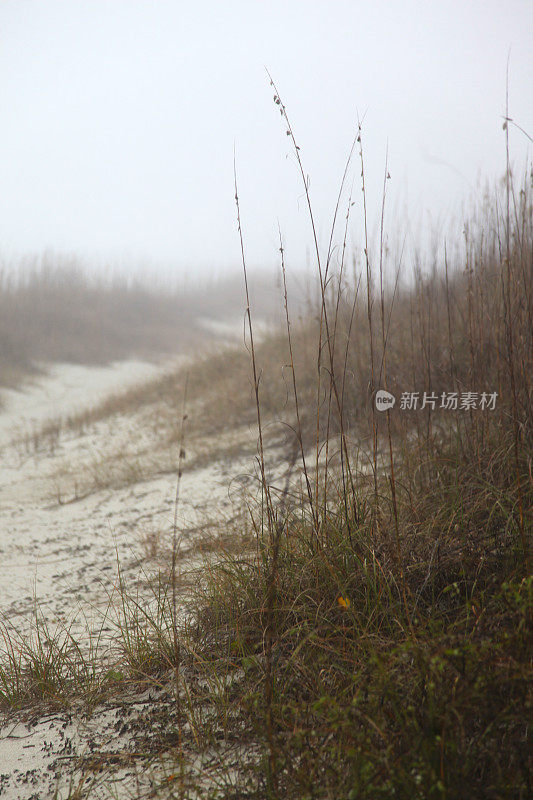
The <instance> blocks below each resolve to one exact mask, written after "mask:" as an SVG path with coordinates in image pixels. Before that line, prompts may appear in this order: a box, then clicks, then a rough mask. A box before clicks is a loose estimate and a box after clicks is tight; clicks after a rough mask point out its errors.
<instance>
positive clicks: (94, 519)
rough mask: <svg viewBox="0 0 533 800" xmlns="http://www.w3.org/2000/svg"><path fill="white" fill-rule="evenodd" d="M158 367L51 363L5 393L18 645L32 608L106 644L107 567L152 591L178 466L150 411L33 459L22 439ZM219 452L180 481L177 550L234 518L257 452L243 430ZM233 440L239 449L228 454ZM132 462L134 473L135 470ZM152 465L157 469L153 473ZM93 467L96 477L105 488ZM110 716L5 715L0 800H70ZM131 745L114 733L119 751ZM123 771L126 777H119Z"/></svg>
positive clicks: (6, 579)
mask: <svg viewBox="0 0 533 800" xmlns="http://www.w3.org/2000/svg"><path fill="white" fill-rule="evenodd" d="M168 368H169V364H162V365H154V364H143V363H140V362H124V363H122V364H117V365H114V366H112V367H106V368H88V367H79V366H70V365H61V366H58V367H55V368H54V369H53V370H52V371H51V373H50V374H49V375H48V376H46V377H43V378H40V379H39V380H35V381H34V382H33V383H32V384H30V385H28V386H26V387H25V389H24V391H21V392H13V391H9V392H5V393H4V399H5V405H4V408H3V411H2V413H0V451H1V459H2V462H1V464H2V465H1V469H0V519H1V522H0V620H2V622H3V624H4V626H7V628H8V629H10V628H11V627H12V626H14V628H15V629H16V630H17V631H19V632H20V633H21V635H23V636H30V635H31V628H32V625H33V624H34V619H35V612H36V609H37V610H38V613H39V615H40V616H41V617H42V619H43V620H44V623H45V624H46V625H47V626H49V629H50V630H51V631H54V630H56V628H57V626H63V627H64V626H65V625H67V626H68V628H69V630H70V631H71V633H72V634H73V635H74V636H75V637H76V638H77V639H78V640H79V641H80V642H82V644H84V645H85V646H87V647H89V645H90V639H91V637H92V636H94V637H99V638H100V645H101V646H102V645H103V644H106V641H105V640H106V636H108V637H109V646H111V643H112V640H113V637H114V632H115V630H116V629H115V628H114V624H113V608H114V601H115V600H116V597H117V561H119V562H120V567H121V574H122V577H123V579H124V580H125V581H127V582H128V588H129V590H132V591H133V590H135V591H139V592H140V593H141V595H142V593H143V592H145V593H146V591H148V590H147V589H146V587H147V585H148V584H147V582H146V581H145V580H144V577H146V576H147V575H148V573H149V572H150V569H152V568H153V569H157V567H158V565H157V554H158V550H160V549H161V548H162V550H163V551H164V550H165V547H167V548H168V545H169V541H170V537H171V532H172V522H173V506H174V496H175V489H176V474H175V470H171V467H172V464H173V463H174V464H176V462H177V455H178V446H177V445H176V444H174V445H172V446H168V447H164V448H163V451H164V452H163V451H161V453H160V454H159V453H158V450H157V448H158V447H160V446H161V444H160V443H159V444H158V440H157V437H155V435H154V433H153V431H150V426H149V425H147V424H145V423H146V421H147V420H146V414H147V413H148V415H149V410H148V412H147V411H146V410H144V411H142V412H139V413H137V414H130V415H127V416H114V417H111V418H109V419H106V420H101V421H99V422H97V423H94V424H93V425H92V426H90V428H89V429H87V430H85V431H83V432H79V431H66V432H65V433H64V434H62V435H61V437H59V439H58V440H57V442H55V443H54V446H53V447H51V448H46V447H43V448H39V447H37V448H34V450H33V452H31V451H30V452H29V451H28V440H29V439H30V440H31V438H32V437H33V435H34V434H35V433H36V432H37V431H38V430H39V427H40V426H42V425H43V424H45V423H47V422H48V421H49V420H50V419H58V420H59V419H61V418H62V417H66V416H68V415H69V414H72V413H78V412H80V411H81V410H84V409H88V408H90V407H91V405H93V404H94V403H96V402H97V401H101V400H103V399H104V398H105V397H106V396H107V395H110V394H114V393H116V392H117V391H118V390H120V389H124V388H127V387H130V386H132V385H134V384H136V383H139V382H140V381H143V380H147V379H150V378H151V377H153V376H155V375H158V374H161V373H162V372H163V371H165V370H167V369H168ZM143 415H144V416H143ZM245 440H246V443H245ZM227 441H228V448H229V449H228V453H229V452H230V451H231V452H232V455H231V457H230V456H229V455H228V458H226V459H224V458H222V459H219V460H218V461H217V462H216V463H209V462H208V461H207V463H206V465H205V466H202V467H201V468H198V469H194V470H190V471H187V470H186V471H185V473H184V475H183V478H182V483H181V490H180V504H179V514H178V523H179V529H180V533H181V535H182V541H183V543H184V544H185V545H187V543H189V544H190V543H191V541H193V540H194V536H195V535H196V534H195V531H198V530H202V529H204V528H205V526H206V525H208V520H209V517H210V516H212V515H216V517H217V518H218V519H220V518H221V517H228V518H229V517H231V516H232V515H234V514H235V513H236V508H237V506H238V505H239V501H240V487H241V486H242V482H244V483H246V481H247V480H249V479H250V476H251V473H252V472H253V455H254V442H253V437H250V435H249V431H246V430H245V431H240V432H239V431H236V432H230V434H229V435H228V437H227ZM239 442H241V444H242V447H241V448H240V449H239V448H237V449H238V452H239V453H240V455H239V456H238V457H236V456H235V444H236V443H239ZM230 445H231V447H230ZM232 448H233V449H232ZM154 459H155V461H154ZM130 462H131V463H132V464H133V463H135V465H136V466H135V470H133V471H132V470H130ZM154 463H160V464H161V465H162V467H161V474H158V472H157V469H154ZM117 464H119V465H120V469H118V468H117ZM147 464H148V465H149V466H150V469H148V470H147V469H146V467H147ZM91 465H92V466H94V465H96V466H97V467H98V469H99V470H100V471H101V473H102V474H103V476H104V477H103V479H102V480H101V481H100V484H101V485H100V484H99V483H98V481H95V479H94V476H93V475H92V473H91V469H92V466H91ZM95 468H96V467H95ZM143 542H144V544H143ZM147 543H149V546H148V545H147ZM150 550H152V551H153V552H152V555H154V556H155V561H154V562H153V563H151V562H150V559H149V557H148V551H150ZM145 596H146V594H145ZM146 597H147V596H146ZM146 602H149V599H148V598H147V599H146ZM106 615H107V616H106ZM134 699H135V698H134ZM132 702H133V701H132ZM120 707H121V704H120V702H119V703H118V704H117V708H120ZM115 712H116V708H112V709H110V708H109V707H108V706H103V707H101V708H97V709H95V710H93V712H92V714H91V715H90V718H87V717H86V715H84V712H83V713H82V712H81V711H80V713H79V714H77V713H76V712H75V711H74V712H73V711H72V710H69V712H68V713H67V712H65V713H64V714H54V715H52V716H49V717H48V718H47V719H44V720H43V719H41V718H36V719H33V720H31V719H30V718H29V717H28V715H26V717H25V718H23V717H20V716H19V715H14V714H13V713H4V714H3V716H2V717H0V796H2V797H5V798H8V800H11V798H20V800H26V799H28V798H32V797H39V798H46V797H53V796H54V792H55V791H56V789H57V787H58V786H59V787H60V793H59V795H58V796H59V797H68V796H69V788H68V787H69V781H70V778H69V775H70V774H71V770H70V768H69V764H70V765H72V763H73V759H74V757H80V756H81V757H84V758H87V757H88V755H90V753H91V752H93V751H94V750H95V749H99V748H100V749H101V748H102V747H103V748H104V749H105V747H106V746H108V745H106V742H108V740H110V738H112V736H113V732H114V730H115V728H114V726H115V725H116V723H117V719H115V717H116V713H115ZM139 713H140V712H139ZM137 716H138V715H137ZM127 738H128V734H127V732H126V733H123V734H122V740H124V739H127ZM116 745H117V742H116V741H115V746H116ZM65 748H66V750H67V751H68V752H67V751H66V750H65ZM115 766H116V765H115ZM115 773H116V774H117V775H119V778H120V781H119V783H116V782H115V778H113V777H112V776H111V773H110V775H109V781H108V782H106V781H105V780H104V781H100V783H99V784H98V787H94V788H93V794H92V795H91V796H93V797H105V796H108V795H107V791H108V789H109V787H110V786H113V787H114V788H113V791H114V792H116V793H117V796H120V793H121V792H123V789H124V792H125V793H124V792H123V794H122V796H129V795H128V794H127V792H128V791H130V790H132V786H133V784H132V783H131V780H134V779H135V781H137V782H138V780H139V778H138V775H137V773H136V771H135V770H132V769H129V772H128V769H126V768H124V769H122V771H121V770H119V771H118V773H117V771H116V769H115V771H114V773H113V775H115ZM128 774H129V775H130V778H131V780H129V779H128V780H127V779H126V778H127V775H128ZM115 777H116V775H115ZM117 780H118V778H117ZM150 780H151V779H150ZM148 783H149V782H148ZM107 784H109V785H107ZM147 785H148V784H147ZM117 787H123V789H121V788H117Z"/></svg>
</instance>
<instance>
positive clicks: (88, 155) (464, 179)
mask: <svg viewBox="0 0 533 800" xmlns="http://www.w3.org/2000/svg"><path fill="white" fill-rule="evenodd" d="M532 42H533V2H531V0H505V2H504V0H467V1H466V2H465V0H439V1H438V2H437V1H436V0H435V2H428V0H372V1H371V2H370V1H369V0H362V1H361V2H359V0H351V1H349V0H283V2H277V0H265V1H264V2H254V0H247V2H237V1H236V0H235V1H234V2H232V0H225V1H224V2H220V1H219V2H216V1H215V0H211V2H198V0H197V2H194V3H193V2H183V1H182V0H87V1H85V2H84V1H83V0H1V2H0V112H1V113H0V253H3V254H5V255H7V256H9V257H13V256H16V255H17V254H23V253H29V252H40V251H43V250H44V249H49V248H51V249H53V250H55V251H56V252H75V253H78V254H79V255H81V256H82V257H84V258H85V259H88V260H89V261H90V262H92V263H95V264H101V263H103V262H104V261H111V262H113V263H121V264H127V263H130V262H131V263H135V264H138V263H140V262H144V263H146V264H149V265H152V266H153V265H161V266H162V268H172V269H173V270H175V272H176V273H179V272H182V271H185V270H188V271H190V272H202V273H203V274H205V273H207V272H213V271H215V270H221V269H225V268H227V267H229V266H231V265H233V264H238V263H239V261H238V259H239V245H238V239H237V233H236V225H235V207H234V200H233V194H234V190H233V148H234V145H235V148H236V153H237V169H238V177H239V191H240V200H241V211H242V216H243V224H244V232H245V237H246V243H247V249H248V254H249V260H250V264H252V265H269V264H273V263H275V262H276V260H277V247H278V244H277V224H278V220H279V223H280V225H281V228H282V230H283V234H284V237H285V240H286V245H287V251H288V255H289V258H290V260H291V262H292V263H293V264H294V265H298V264H301V263H303V262H304V260H305V252H306V246H307V245H309V244H310V243H311V239H310V234H309V227H308V220H307V215H306V210H305V203H304V201H303V198H302V185H301V183H300V182H299V178H298V174H297V170H296V166H295V161H294V156H293V154H292V153H291V148H290V143H289V140H288V138H287V136H286V135H285V127H284V125H283V122H282V120H281V118H280V114H279V111H278V110H277V108H276V106H275V105H274V103H273V100H272V96H273V91H272V88H271V87H270V85H269V81H268V77H267V75H266V71H265V68H268V70H269V71H270V73H271V74H272V76H273V77H274V79H275V80H276V82H277V83H278V87H279V89H280V92H281V94H282V98H283V100H284V102H285V104H286V106H287V109H288V112H289V114H290V117H291V121H292V123H293V127H294V129H295V132H296V135H297V139H298V143H299V145H300V147H301V151H300V152H301V155H302V159H303V161H304V164H305V169H306V171H307V172H308V173H309V175H310V187H311V194H312V198H313V202H314V205H315V212H316V217H317V220H318V227H319V233H320V238H321V241H322V242H323V243H325V242H326V239H327V232H328V226H329V223H330V219H331V215H332V211H333V207H334V204H335V199H336V193H337V189H338V185H339V181H340V178H341V175H342V171H343V165H344V161H345V158H346V155H347V153H348V151H349V148H350V144H351V141H352V138H353V135H354V130H355V124H356V121H357V118H358V115H359V117H360V118H364V124H363V135H364V140H363V141H364V147H365V158H366V170H367V179H368V185H369V197H368V200H369V213H370V217H371V220H374V221H375V220H376V218H377V216H378V213H379V212H378V209H379V204H380V197H379V192H380V187H381V183H382V174H383V165H384V159H385V152H386V147H387V142H388V148H389V170H390V173H391V180H390V182H389V184H388V188H389V199H388V204H389V206H388V207H389V209H390V213H389V217H390V224H391V225H396V224H404V222H403V220H404V216H403V215H404V214H405V209H407V211H408V213H409V217H410V219H411V221H412V222H413V223H414V224H415V227H416V225H417V224H420V221H421V220H423V221H424V223H423V224H428V222H427V221H428V220H429V219H431V220H432V224H441V225H442V224H443V223H444V222H445V221H446V220H448V219H449V218H450V216H455V217H457V216H458V215H459V216H460V215H461V213H462V211H461V209H462V207H463V204H464V203H465V202H466V201H468V198H469V197H470V196H471V194H472V192H473V191H474V190H475V189H476V188H477V187H479V186H480V185H481V186H482V185H483V184H484V181H485V180H486V179H488V180H489V181H490V180H493V179H494V178H495V177H496V176H499V175H501V174H502V173H503V171H504V169H505V149H504V144H505V143H504V137H503V132H502V114H503V112H504V107H505V75H506V62H507V57H508V53H509V50H510V54H511V55H510V111H511V115H512V117H513V118H514V119H515V120H516V122H517V123H519V124H520V125H521V126H522V127H523V128H525V129H526V130H527V131H528V132H529V134H530V135H532V136H533V90H532V87H533V47H532ZM511 141H512V147H513V154H514V155H513V158H514V161H515V162H516V164H517V166H518V167H521V166H523V164H524V163H525V161H526V159H527V157H528V154H529V155H530V154H531V148H532V147H533V146H532V145H531V142H529V141H528V140H527V138H526V137H525V136H523V135H522V134H521V133H519V132H517V131H516V130H512V131H511ZM355 174H356V175H358V171H357V170H355ZM354 196H355V200H356V203H355V206H354V208H353V214H354V223H353V230H352V234H351V235H352V238H354V239H357V238H358V237H359V235H360V228H359V227H358V225H359V222H360V219H361V216H360V214H361V192H360V188H359V187H358V188H357V189H356V191H355V195H354Z"/></svg>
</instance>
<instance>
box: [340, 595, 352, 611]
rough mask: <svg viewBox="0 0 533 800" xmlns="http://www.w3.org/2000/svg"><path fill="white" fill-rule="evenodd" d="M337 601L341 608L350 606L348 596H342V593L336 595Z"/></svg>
mask: <svg viewBox="0 0 533 800" xmlns="http://www.w3.org/2000/svg"><path fill="white" fill-rule="evenodd" d="M337 603H338V604H339V605H340V606H341V608H350V598H349V597H343V596H342V594H340V595H339V596H338V597H337Z"/></svg>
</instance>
